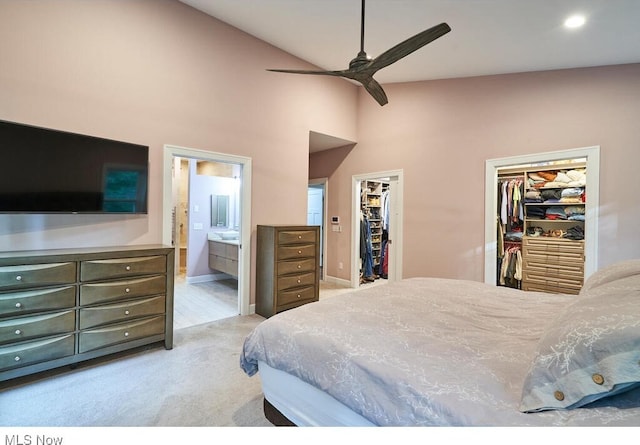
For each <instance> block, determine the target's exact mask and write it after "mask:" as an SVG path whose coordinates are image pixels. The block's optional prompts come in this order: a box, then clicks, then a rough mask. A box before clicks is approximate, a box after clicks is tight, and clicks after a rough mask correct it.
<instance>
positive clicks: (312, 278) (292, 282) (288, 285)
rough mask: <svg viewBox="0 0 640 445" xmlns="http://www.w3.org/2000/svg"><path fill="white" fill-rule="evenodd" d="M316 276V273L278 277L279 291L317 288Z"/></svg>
mask: <svg viewBox="0 0 640 445" xmlns="http://www.w3.org/2000/svg"><path fill="white" fill-rule="evenodd" d="M315 284H316V274H315V273H314V272H308V273H301V274H297V275H283V276H280V277H278V291H282V290H286V289H292V288H296V287H301V286H315Z"/></svg>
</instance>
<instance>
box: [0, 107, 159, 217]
mask: <svg viewBox="0 0 640 445" xmlns="http://www.w3.org/2000/svg"><path fill="white" fill-rule="evenodd" d="M0 153H2V155H3V156H2V161H0V212H2V213H147V186H148V176H149V175H148V166H149V147H147V146H144V145H138V144H132V143H128V142H119V141H113V140H110V139H103V138H98V137H93V136H86V135H82V134H75V133H68V132H65V131H58V130H51V129H46V128H40V127H35V126H31V125H24V124H19V123H14V122H7V121H2V120H0Z"/></svg>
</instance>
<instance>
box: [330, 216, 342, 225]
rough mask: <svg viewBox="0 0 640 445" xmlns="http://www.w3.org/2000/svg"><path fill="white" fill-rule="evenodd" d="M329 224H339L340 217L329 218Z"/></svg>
mask: <svg viewBox="0 0 640 445" xmlns="http://www.w3.org/2000/svg"><path fill="white" fill-rule="evenodd" d="M331 224H340V217H339V216H332V217H331Z"/></svg>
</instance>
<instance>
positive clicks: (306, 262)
mask: <svg viewBox="0 0 640 445" xmlns="http://www.w3.org/2000/svg"><path fill="white" fill-rule="evenodd" d="M277 269H278V270H277V271H276V273H277V274H278V275H287V274H292V273H300V272H312V271H315V270H316V259H315V258H305V259H302V260H298V261H278V263H277Z"/></svg>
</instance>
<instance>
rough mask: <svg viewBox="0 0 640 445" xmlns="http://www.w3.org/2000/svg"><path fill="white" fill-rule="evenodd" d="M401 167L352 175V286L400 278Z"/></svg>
mask: <svg viewBox="0 0 640 445" xmlns="http://www.w3.org/2000/svg"><path fill="white" fill-rule="evenodd" d="M402 212H403V208H402V171H401V170H397V171H390V172H380V173H372V174H366V175H357V176H354V177H353V214H352V220H353V228H352V239H353V249H352V271H351V284H352V287H359V286H364V285H368V284H371V283H375V284H380V283H382V282H387V281H388V280H389V281H392V280H399V279H401V278H402Z"/></svg>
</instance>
